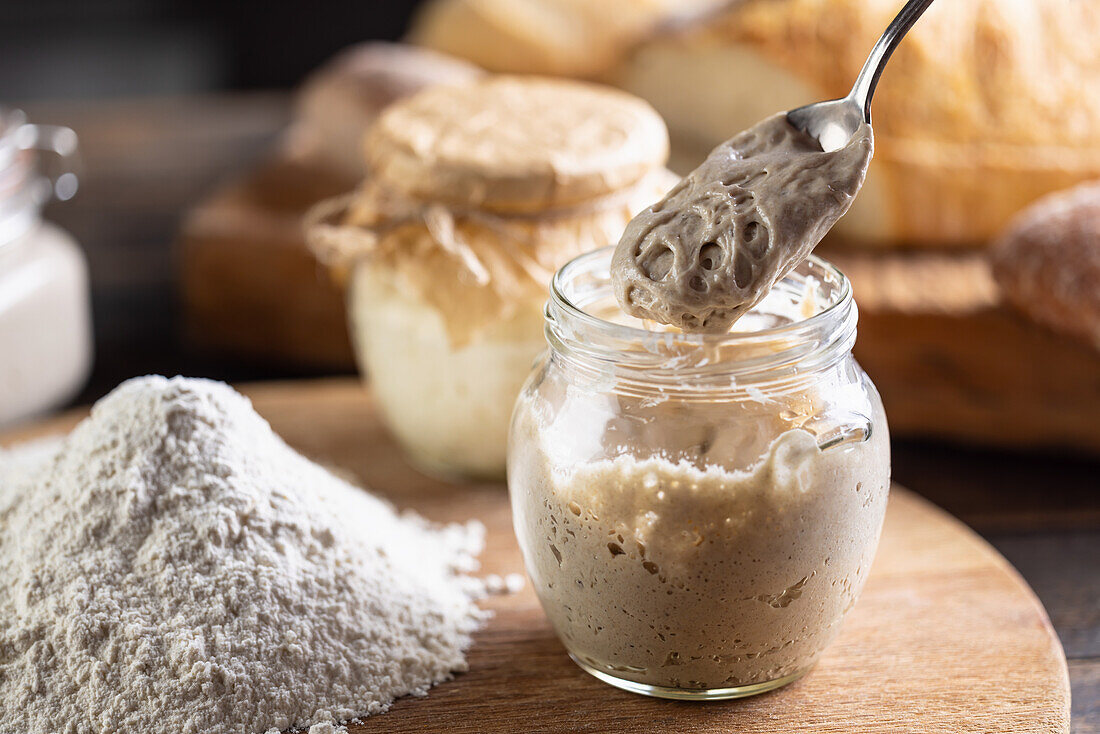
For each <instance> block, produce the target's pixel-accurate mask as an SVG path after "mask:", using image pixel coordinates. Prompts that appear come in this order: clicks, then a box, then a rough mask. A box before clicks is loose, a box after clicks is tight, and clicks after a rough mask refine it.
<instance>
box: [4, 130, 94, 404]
mask: <svg viewBox="0 0 1100 734" xmlns="http://www.w3.org/2000/svg"><path fill="white" fill-rule="evenodd" d="M76 147H77V140H76V134H75V133H74V132H73V131H72V130H70V129H69V128H67V127H53V126H49V125H32V124H29V123H27V121H26V118H25V116H24V115H23V113H22V112H20V111H18V110H4V109H3V108H0V425H3V424H7V423H12V422H14V421H16V420H19V419H21V418H25V417H28V416H30V415H33V414H35V413H39V412H41V411H44V410H47V409H49V408H52V407H56V406H57V405H60V404H62V403H63V402H65V401H66V400H68V399H69V398H71V397H72V396H73V394H75V393H76V392H77V390H79V389H80V387H81V385H83V384H84V381H85V380H86V379H87V376H88V371H89V370H90V368H91V359H92V328H91V308H90V305H89V293H88V268H87V264H86V262H85V260H84V255H83V253H81V251H80V248H79V246H78V245H77V243H76V242H75V241H74V240H73V239H72V237H70V236H69V234H68V233H66V232H64V231H63V230H61V229H59V228H58V227H56V226H54V225H52V224H49V223H47V222H43V221H42V207H43V206H44V205H45V204H46V202H47V201H49V200H50V198H54V197H56V198H57V199H61V200H65V199H69V198H71V197H72V196H73V194H75V193H76V186H77V179H76V174H75V173H74V172H73V170H72V163H73V161H74V159H75V156H76ZM35 151H39V152H43V153H47V154H50V155H51V156H53V157H55V158H56V159H57V161H58V165H57V166H55V169H56V172H55V173H54V175H53V176H45V175H43V174H42V173H40V172H39V171H38V168H37V165H36V163H37V156H36V155H35Z"/></svg>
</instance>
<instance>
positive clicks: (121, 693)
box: [0, 377, 485, 734]
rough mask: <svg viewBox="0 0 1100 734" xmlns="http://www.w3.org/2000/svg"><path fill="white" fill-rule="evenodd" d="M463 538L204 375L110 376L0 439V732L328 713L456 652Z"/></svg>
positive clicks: (463, 641) (300, 723)
mask: <svg viewBox="0 0 1100 734" xmlns="http://www.w3.org/2000/svg"><path fill="white" fill-rule="evenodd" d="M483 536H484V529H483V528H482V527H481V526H480V525H479V524H477V523H469V524H466V525H449V526H446V527H437V526H432V525H429V524H428V523H427V522H425V521H424V520H422V519H420V518H419V517H416V516H413V515H409V514H397V513H396V512H395V511H394V510H393V509H392V508H391V507H390V506H389V505H388V504H386V503H385V502H383V501H381V500H379V499H377V498H375V497H373V496H371V495H370V494H368V493H366V492H364V491H362V490H360V489H357V488H356V487H354V486H352V485H350V484H348V483H347V482H345V481H343V480H341V479H339V478H337V477H335V476H333V475H332V474H331V473H329V472H328V471H326V470H325V469H323V468H321V467H319V466H317V465H316V464H314V463H312V462H311V461H309V460H307V459H305V458H303V457H302V456H301V455H299V454H298V453H296V452H295V451H293V450H292V449H290V448H289V447H288V446H287V445H286V444H285V443H283V441H282V440H281V439H280V438H279V437H278V436H276V435H275V434H274V432H272V430H271V428H270V426H269V425H268V424H267V423H266V422H265V421H264V420H263V419H262V418H260V416H259V415H257V414H256V413H255V412H254V411H253V410H252V406H251V404H250V403H249V401H248V400H247V399H245V398H244V397H242V396H240V395H238V394H237V393H236V392H234V391H233V390H232V389H230V388H229V387H227V386H225V385H223V384H221V383H216V382H210V381H206V380H193V379H183V378H175V379H171V380H167V379H164V378H161V377H144V378H139V379H135V380H131V381H129V382H127V383H124V384H123V385H121V386H120V387H119V388H118V389H116V390H115V391H114V392H113V393H111V394H110V395H109V396H107V397H106V398H104V399H103V400H102V401H100V402H99V403H98V404H97V405H96V407H95V408H94V409H93V411H92V415H91V417H90V418H88V419H86V420H85V421H84V422H82V423H81V424H80V425H79V426H77V427H76V429H75V430H73V432H72V433H71V434H70V435H69V436H68V437H67V438H66V439H64V440H63V441H61V442H59V443H55V444H53V445H49V444H39V445H37V446H34V447H31V448H28V449H27V450H16V451H12V452H0V538H2V541H0V579H3V583H2V584H0V732H20V734H56V733H62V732H63V733H64V734H106V733H107V732H111V733H112V734H128V733H131V732H132V733H135V734H136V733H137V732H141V733H142V734H145V733H146V732H151V731H171V732H179V733H180V734H198V733H200V732H201V733H203V734H230V733H234V734H236V733H239V734H257V733H259V734H262V733H264V732H269V733H270V732H278V731H283V730H288V729H299V728H301V729H309V730H310V731H312V732H313V733H314V734H322V733H324V732H336V731H341V730H342V727H340V726H339V724H341V723H343V722H347V721H349V720H352V719H355V718H357V717H362V716H366V715H369V714H375V713H379V712H382V711H385V710H386V709H387V708H388V707H389V705H390V704H391V703H392V702H393V700H394V699H395V698H396V697H398V696H402V695H405V694H409V693H412V694H418V695H423V694H425V693H426V692H427V690H428V688H429V687H430V686H431V685H432V684H434V683H437V682H439V681H442V680H445V679H446V678H448V677H450V675H451V674H452V673H453V672H455V671H460V670H463V669H465V665H466V663H465V657H464V654H463V653H464V650H465V649H466V648H467V647H468V646H469V644H470V634H471V633H472V632H473V631H474V630H475V629H476V628H477V627H478V625H479V624H480V623H481V622H482V621H483V619H484V617H485V613H484V612H482V611H480V610H479V609H478V607H477V606H476V604H475V599H476V598H477V597H478V596H480V595H482V594H483V593H485V586H484V584H482V583H480V582H477V581H475V580H474V579H472V578H471V577H469V576H467V575H466V574H467V573H468V572H470V571H472V570H474V569H475V568H476V566H477V561H476V555H477V553H478V552H480V550H481V547H482V543H483Z"/></svg>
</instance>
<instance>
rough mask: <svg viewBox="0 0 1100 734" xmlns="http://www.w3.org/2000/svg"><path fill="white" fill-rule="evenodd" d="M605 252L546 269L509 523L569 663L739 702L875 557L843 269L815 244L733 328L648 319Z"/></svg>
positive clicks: (870, 414)
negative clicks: (655, 326) (710, 329)
mask: <svg viewBox="0 0 1100 734" xmlns="http://www.w3.org/2000/svg"><path fill="white" fill-rule="evenodd" d="M610 257H611V250H610V249H605V250H602V251H598V252H594V253H590V254H588V255H583V256H581V257H579V258H577V259H576V260H574V261H572V262H571V263H569V264H568V265H566V266H565V267H564V268H562V269H561V270H560V271H559V272H558V274H557V275H556V276H555V278H554V281H553V287H552V294H551V299H550V301H549V303H548V305H547V307H546V328H545V333H546V339H547V341H548V342H549V345H550V348H549V351H548V352H547V354H546V355H545V356H544V357H543V358H542V360H541V361H540V363H539V364H537V365H536V368H535V371H534V373H533V374H532V375H531V377H530V378H529V379H528V381H527V383H526V385H525V387H524V389H523V392H522V393H521V395H520V398H519V400H518V401H517V404H516V408H515V412H514V415H513V418H512V426H511V433H510V439H509V453H508V485H509V491H510V493H511V500H512V509H513V517H514V522H515V530H516V535H517V537H518V539H519V543H520V547H521V549H522V551H523V556H524V561H525V563H526V566H527V570H528V572H529V574H530V576H531V579H532V582H533V584H534V587H535V590H536V592H537V593H538V595H539V599H540V600H541V602H542V606H543V608H544V610H545V611H546V614H547V616H548V617H549V619H550V621H551V623H552V624H553V626H554V629H555V630H556V631H557V634H558V636H559V637H560V638H561V640H562V642H563V643H564V644H565V647H566V649H567V650H568V652H569V654H570V655H571V656H572V658H573V659H574V660H575V661H576V662H577V663H578V664H579V665H580V666H581V667H582V668H584V669H585V670H586V671H588V672H589V673H591V674H592V675H594V676H596V677H597V678H600V679H601V680H603V681H605V682H608V683H611V684H612V685H615V686H618V687H620V688H624V689H627V690H631V691H635V692H639V693H645V694H649V695H654V696H662V697H668V698H685V699H718V698H735V697H740V696H747V695H752V694H755V693H760V692H763V691H767V690H771V689H773V688H776V687H779V686H781V685H784V684H786V683H788V682H790V681H793V680H795V679H796V678H798V677H799V676H801V675H803V674H804V673H805V672H806V671H807V670H808V669H809V668H810V667H811V666H813V664H814V663H815V662H816V660H817V659H818V656H819V655H820V654H821V652H822V650H824V649H825V647H826V645H828V643H829V642H830V640H831V639H832V638H833V637H834V636H835V634H836V633H837V630H838V629H839V626H840V623H841V621H842V619H843V618H844V616H845V615H846V614H847V612H848V611H849V610H850V609H851V608H852V605H853V604H854V603H855V601H856V598H857V597H858V595H859V593H860V590H861V588H862V587H863V583H864V581H865V580H866V578H867V573H868V571H869V570H870V568H871V561H872V559H873V557H874V553H875V548H876V546H877V543H878V538H879V532H880V530H881V527H882V520H883V514H884V511H885V509H886V500H887V494H888V490H889V483H890V453H889V438H888V433H887V427H886V417H885V414H884V413H883V409H882V403H881V401H880V400H879V396H878V393H877V392H876V390H875V388H874V386H873V385H872V384H871V382H870V380H869V379H868V378H867V376H866V374H864V372H863V370H862V369H860V367H859V365H858V364H856V362H855V360H854V359H853V357H852V354H851V348H852V344H853V342H854V341H855V334H856V308H855V304H854V303H853V301H852V295H851V289H850V287H849V284H848V281H847V279H846V278H845V277H844V275H843V274H842V273H841V272H840V271H839V270H837V269H836V268H834V267H833V266H831V265H830V264H828V263H826V262H825V261H823V260H821V259H819V258H816V257H811V258H810V259H809V260H808V261H806V262H805V263H803V264H802V265H801V266H799V267H798V268H797V269H796V270H795V271H793V272H792V273H791V274H790V275H789V276H788V277H787V278H785V279H784V280H783V281H781V282H780V283H778V284H777V285H776V287H775V288H773V289H772V292H771V293H770V294H769V296H768V297H767V298H766V299H765V300H764V301H763V302H762V303H761V304H760V305H758V306H757V307H756V308H755V309H754V310H753V311H752V312H750V313H749V314H748V315H746V316H745V317H744V318H743V319H742V320H741V321H739V322H738V323H737V325H736V326H735V329H737V331H734V332H731V333H729V334H722V335H697V334H684V333H680V332H672V331H666V332H658V331H651V330H648V329H646V328H644V327H645V325H644V324H642V323H641V322H638V321H635V320H633V319H631V318H630V317H627V316H625V315H624V314H623V313H622V311H621V310H620V309H619V308H618V305H617V304H616V303H615V301H614V296H613V294H612V288H611V282H610V276H609V272H608V268H609V263H610Z"/></svg>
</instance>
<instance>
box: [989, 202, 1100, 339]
mask: <svg viewBox="0 0 1100 734" xmlns="http://www.w3.org/2000/svg"><path fill="white" fill-rule="evenodd" d="M992 258H993V275H994V277H995V278H996V279H997V284H998V285H999V286H1000V288H1001V292H1002V293H1003V295H1004V297H1005V298H1006V299H1007V300H1008V301H1009V302H1010V303H1012V304H1013V305H1014V306H1016V307H1017V308H1018V309H1020V310H1021V311H1023V312H1024V313H1026V314H1027V315H1028V316H1030V317H1031V318H1033V319H1034V320H1035V321H1037V322H1039V323H1041V324H1044V325H1046V326H1049V327H1050V328H1052V329H1055V330H1056V331H1060V332H1063V333H1066V334H1072V335H1074V336H1077V337H1079V338H1083V339H1084V340H1086V341H1087V342H1089V343H1090V344H1092V345H1093V346H1094V347H1096V348H1097V349H1100V181H1094V182H1090V183H1087V184H1083V185H1081V186H1078V187H1076V188H1073V189H1070V190H1069V191H1064V192H1059V193H1056V194H1051V195H1050V196H1047V197H1044V198H1043V199H1040V200H1039V201H1037V202H1035V204H1033V205H1032V206H1030V207H1028V208H1027V209H1026V210H1025V211H1023V212H1021V213H1020V215H1019V216H1018V217H1017V218H1016V219H1015V220H1014V221H1013V222H1012V224H1011V225H1010V226H1009V227H1008V229H1007V230H1006V231H1005V233H1004V235H1003V236H1001V237H1000V238H999V239H998V240H997V242H996V244H995V246H994V247H993V251H992Z"/></svg>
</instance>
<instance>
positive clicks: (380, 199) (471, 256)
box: [307, 76, 678, 480]
mask: <svg viewBox="0 0 1100 734" xmlns="http://www.w3.org/2000/svg"><path fill="white" fill-rule="evenodd" d="M667 143H668V136H667V131H666V130H665V127H664V122H663V121H662V120H661V119H660V117H659V116H658V115H657V113H656V112H654V111H653V109H652V108H650V107H649V106H648V105H647V104H646V103H644V102H642V101H641V100H638V99H635V98H633V97H629V96H628V95H624V94H622V93H621V92H618V91H616V90H612V89H607V88H603V87H598V86H595V85H591V84H584V83H580V82H573V81H565V80H549V79H531V78H525V77H508V76H502V77H485V78H482V79H479V80H477V81H474V82H469V83H466V84H462V85H453V86H452V85H438V86H434V87H430V88H428V89H427V90H424V91H421V92H420V93H418V94H416V95H413V96H412V97H409V98H406V99H403V100H401V101H399V102H396V103H394V104H393V105H391V106H390V107H388V108H387V109H386V111H385V112H384V113H383V114H382V115H381V116H380V117H379V119H378V121H377V122H376V123H375V124H374V125H373V126H372V128H371V131H370V134H369V135H368V136H367V138H366V140H365V143H364V148H365V150H366V153H367V158H368V163H369V165H368V169H369V170H370V175H369V176H368V177H367V178H366V179H364V181H363V182H362V183H361V184H360V186H359V188H358V189H357V190H356V191H355V192H353V193H352V194H350V195H349V196H346V197H341V198H339V199H335V200H332V201H329V202H322V203H321V204H319V205H318V206H316V207H314V209H313V210H312V212H311V213H310V215H309V216H308V217H307V231H308V232H309V236H310V241H311V245H312V247H313V250H314V252H315V253H316V254H317V256H318V257H319V258H320V259H321V260H322V261H323V262H325V263H326V264H328V265H329V266H330V269H332V270H333V272H334V274H336V275H337V277H338V278H340V280H342V281H343V282H346V283H347V291H348V322H349V326H350V329H351V336H352V342H353V345H354V347H355V354H356V358H357V361H358V363H359V365H360V367H361V372H362V373H363V374H364V376H365V377H366V379H367V380H368V381H369V383H370V387H371V391H372V393H373V395H374V397H375V399H376V400H377V401H378V405H379V408H380V410H381V413H382V415H383V417H384V419H385V421H386V424H387V425H388V427H389V428H390V429H391V431H392V432H393V434H394V436H395V437H396V438H397V440H398V442H399V443H400V444H401V446H402V448H403V449H404V450H405V453H406V454H407V455H408V457H409V458H410V459H411V460H412V461H413V463H415V464H416V466H418V467H420V468H421V469H423V470H425V471H427V472H428V473H431V474H434V475H440V476H444V477H448V478H459V479H494V480H499V479H501V478H503V476H504V470H505V461H506V453H507V439H508V426H509V420H510V418H511V413H512V406H513V405H514V404H515V399H516V396H517V395H518V394H519V390H520V388H521V387H522V386H523V382H524V380H525V379H526V378H527V375H528V374H529V373H530V371H531V364H532V362H533V361H534V360H535V358H536V357H537V356H538V355H539V354H540V353H541V352H542V350H543V349H544V348H545V343H544V340H543V337H542V308H543V304H544V303H545V301H546V295H547V291H548V289H549V283H550V279H551V278H552V277H553V274H554V272H555V271H556V270H557V269H558V268H560V267H561V266H562V265H564V264H565V263H566V262H568V261H569V260H571V259H572V258H573V257H575V256H577V255H579V254H580V253H583V252H588V251H590V250H594V249H597V248H600V247H604V246H606V245H609V244H613V243H615V242H617V241H618V240H619V237H621V236H622V232H623V229H624V228H625V227H626V225H627V223H628V222H629V221H630V220H631V218H632V217H633V216H634V215H635V214H637V213H638V211H640V210H641V209H643V208H644V207H646V206H648V205H649V204H651V203H652V202H654V201H656V200H658V199H660V198H661V196H663V195H664V194H665V193H666V192H667V191H668V189H669V188H670V187H671V186H672V185H673V184H674V183H675V182H676V181H678V178H677V177H675V176H673V175H672V174H670V173H669V172H668V171H667V170H665V169H664V161H665V158H666V156H667Z"/></svg>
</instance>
